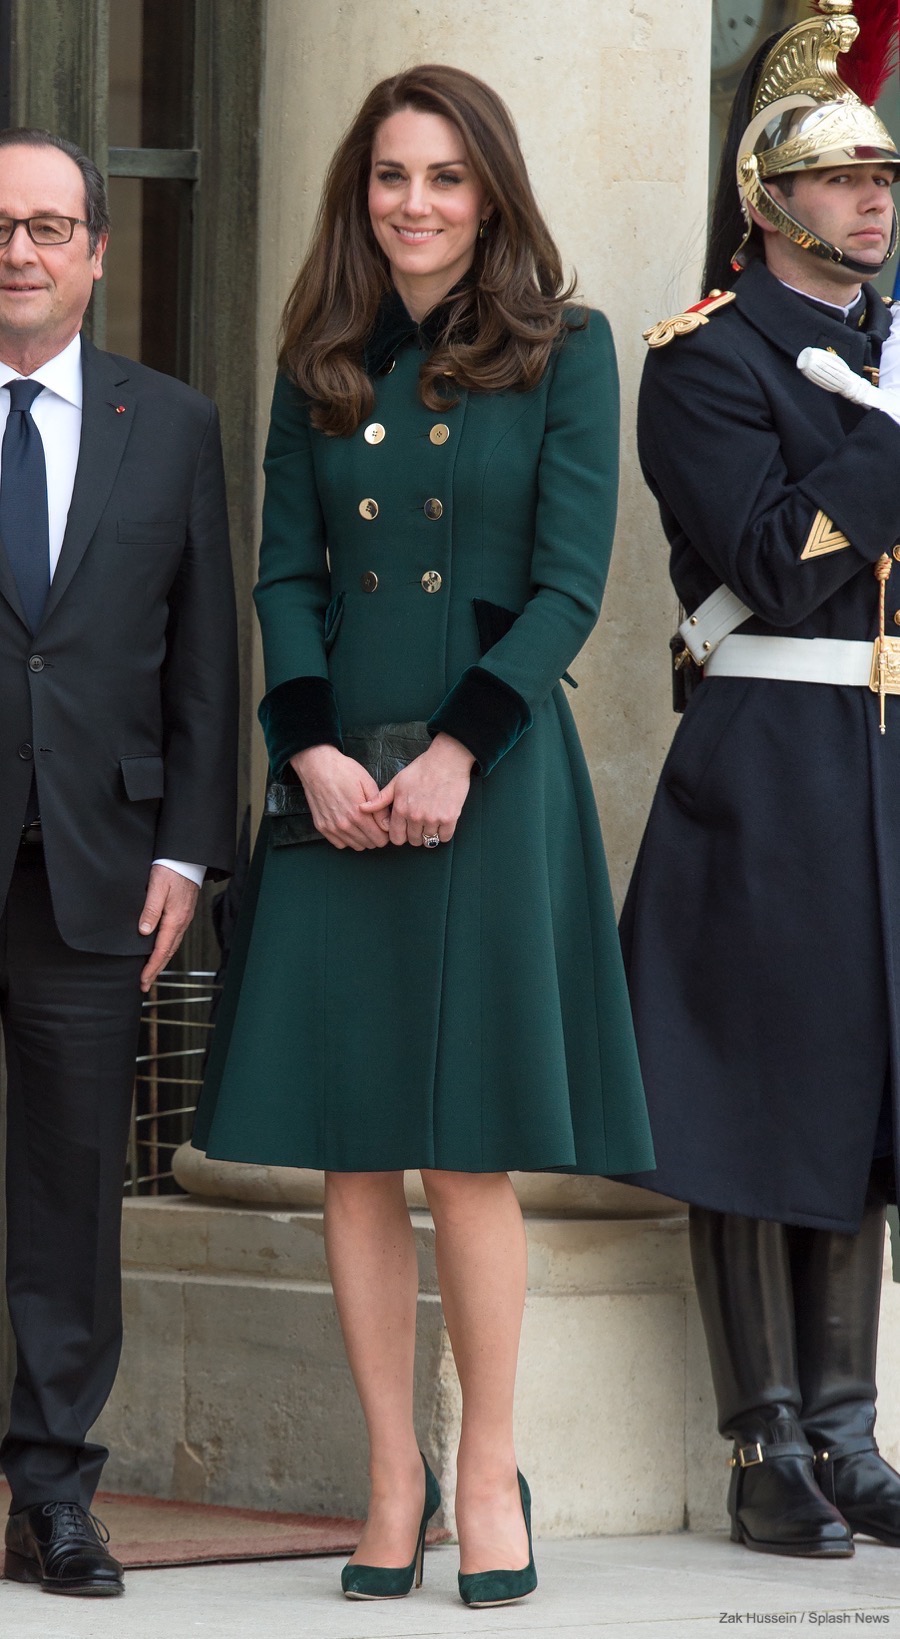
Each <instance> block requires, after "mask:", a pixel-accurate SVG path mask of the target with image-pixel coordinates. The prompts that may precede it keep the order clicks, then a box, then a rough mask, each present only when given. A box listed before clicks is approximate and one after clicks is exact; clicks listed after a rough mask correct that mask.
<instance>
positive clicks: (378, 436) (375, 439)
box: [363, 421, 384, 444]
mask: <svg viewBox="0 0 900 1639" xmlns="http://www.w3.org/2000/svg"><path fill="white" fill-rule="evenodd" d="M363 438H364V439H365V441H366V443H367V444H380V443H381V441H382V439H383V438H384V428H383V427H382V425H381V422H380V421H370V422H369V425H368V427H367V428H366V430H365V432H364V433H363Z"/></svg>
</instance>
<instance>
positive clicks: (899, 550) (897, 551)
mask: <svg viewBox="0 0 900 1639" xmlns="http://www.w3.org/2000/svg"><path fill="white" fill-rule="evenodd" d="M894 557H895V558H896V560H897V562H898V563H900V545H898V546H895V547H894Z"/></svg>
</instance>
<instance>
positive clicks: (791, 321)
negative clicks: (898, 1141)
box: [622, 262, 900, 1232]
mask: <svg viewBox="0 0 900 1639" xmlns="http://www.w3.org/2000/svg"><path fill="white" fill-rule="evenodd" d="M864 295H865V299H866V305H865V308H864V309H861V321H860V326H859V327H857V326H856V325H853V326H851V325H845V324H843V323H842V322H841V318H840V315H839V314H838V315H836V316H835V317H834V318H832V317H831V315H830V313H829V312H827V311H826V310H825V309H824V308H821V307H818V306H816V305H814V304H812V303H811V302H809V301H807V300H806V299H804V298H803V297H801V296H799V295H797V294H796V293H794V292H793V291H791V290H788V289H787V288H786V287H785V286H783V285H781V284H780V283H779V282H778V281H777V280H776V279H775V278H774V277H773V276H772V275H771V274H770V273H769V272H768V270H767V269H766V267H765V266H764V265H763V264H762V263H761V262H755V263H751V265H750V266H749V267H748V269H747V270H746V272H744V273H743V274H742V275H741V276H740V278H739V280H738V282H737V286H736V298H735V300H734V301H733V302H732V303H731V304H730V305H728V306H727V307H724V308H721V309H720V310H719V311H717V312H715V313H713V314H711V315H710V317H709V321H708V323H707V324H706V325H703V326H701V327H700V328H699V329H697V330H696V331H695V332H694V333H692V334H690V335H685V336H679V337H676V339H675V340H674V341H672V342H671V343H670V344H669V345H668V346H665V347H662V348H659V349H658V350H655V351H651V352H650V353H649V355H648V358H647V364H646V370H645V373H644V379H643V384H642V389H641V397H640V408H639V429H638V436H639V448H640V456H641V462H642V465H643V469H644V474H645V476H646V478H647V481H648V483H649V485H650V487H651V489H652V490H653V492H654V494H655V495H656V497H657V500H658V501H659V505H660V511H661V515H662V522H663V527H664V529H665V532H666V535H667V537H668V540H669V544H670V548H671V574H672V580H673V582H674V584H675V588H676V590H677V592H678V595H679V598H680V599H681V601H682V602H683V603H684V605H685V607H686V609H687V610H688V611H692V610H693V609H695V608H696V607H697V605H698V604H700V603H702V602H703V600H704V599H705V598H706V597H707V596H708V595H709V593H710V592H712V591H713V590H714V589H715V588H716V587H717V586H719V585H721V584H722V582H724V583H725V584H727V585H728V586H729V587H730V588H731V589H732V591H734V592H735V593H737V595H738V597H740V598H741V600H742V601H743V602H744V603H746V604H747V605H748V606H749V607H750V608H751V609H752V610H753V618H752V619H750V620H748V621H747V622H746V623H745V624H744V625H743V626H742V627H740V628H739V630H740V631H741V632H742V633H757V634H768V635H777V634H780V635H785V636H790V637H793V638H801V639H802V638H815V637H827V638H855V639H866V640H872V639H874V638H875V636H876V634H877V631H878V585H877V581H876V579H875V575H874V566H875V563H876V562H877V560H878V558H879V557H880V556H881V554H882V553H885V552H887V553H890V552H891V550H892V548H893V547H894V545H895V543H896V542H898V541H900V427H898V426H897V425H896V424H895V423H894V422H893V421H891V420H890V419H889V417H888V416H886V415H884V414H882V413H881V412H880V411H878V410H862V409H859V408H857V407H855V406H853V405H851V404H850V403H848V402H847V400H845V399H843V398H840V397H837V396H835V395H832V394H830V393H826V392H825V391H823V390H822V389H820V388H818V387H816V386H815V385H814V384H813V383H812V382H809V381H807V380H806V379H805V378H804V377H803V376H802V375H801V374H800V372H799V371H798V370H797V367H796V359H797V355H798V353H799V352H800V351H801V349H802V348H804V347H807V346H814V347H815V346H817V347H830V348H833V349H834V350H835V351H836V352H837V353H839V354H840V355H841V357H842V358H844V359H845V360H846V361H847V362H848V363H849V364H850V365H851V366H852V367H853V368H854V369H855V370H856V371H857V372H860V373H861V372H862V370H863V366H864V365H866V364H869V363H872V362H877V357H878V355H879V352H880V343H881V340H882V339H883V338H884V336H885V335H886V334H887V332H888V329H889V326H890V312H889V310H888V308H887V307H886V306H885V305H884V303H883V301H882V299H881V298H880V297H879V296H878V294H877V292H875V291H874V290H873V289H872V288H871V287H869V286H864ZM820 515H821V516H820ZM832 525H833V530H832V528H831V526H832ZM816 526H818V533H819V535H821V534H823V533H824V535H825V536H826V538H829V539H830V538H833V537H834V535H835V532H841V533H843V535H844V536H845V537H846V544H842V545H840V547H839V549H838V550H833V551H830V552H828V553H825V554H822V555H819V556H812V557H809V556H808V557H806V558H804V557H803V556H802V554H803V552H804V547H805V546H806V543H807V542H808V541H809V539H810V536H811V534H812V532H813V531H814V528H815V527H816ZM898 611H900V562H895V563H894V573H893V575H892V577H891V580H890V582H889V584H888V589H887V631H888V633H889V634H894V635H900V633H898V627H897V624H895V623H894V615H895V613H896V612H898ZM622 937H623V945H624V951H625V959H626V967H627V970H628V974H629V982H630V986H631V994H632V1000H633V1007H634V1015H635V1023H636V1028H637V1036H638V1046H639V1051H640V1057H641V1065H642V1070H643V1075H644V1081H645V1086H646V1090H647V1098H648V1105H649V1110H650V1117H651V1124H652V1129H653V1138H654V1145H655V1149H656V1156H657V1162H658V1170H657V1171H656V1172H655V1173H652V1174H644V1175H642V1176H640V1177H638V1178H636V1179H635V1180H634V1181H635V1182H638V1183H645V1184H648V1185H651V1186H652V1187H654V1188H656V1189H660V1190H663V1191H665V1192H666V1193H668V1194H670V1195H674V1196H676V1197H678V1198H679V1199H682V1200H687V1201H691V1202H694V1203H696V1204H698V1205H700V1206H705V1207H709V1208H712V1209H714V1210H718V1211H725V1212H736V1213H741V1214H743V1215H746V1216H749V1217H760V1218H770V1219H775V1220H778V1221H782V1222H785V1223H797V1224H808V1225H812V1226H814V1227H822V1228H828V1229H837V1230H845V1231H848V1232H852V1231H855V1230H856V1229H857V1228H858V1226H859V1222H860V1216H861V1212H862V1207H863V1199H864V1196H865V1191H866V1184H867V1180H868V1177H869V1173H870V1170H871V1166H872V1161H873V1157H874V1156H875V1155H876V1154H879V1153H885V1152H887V1151H889V1150H890V1149H891V1145H892V1136H891V1133H892V1126H895V1124H896V1118H897V1112H898V1099H900V999H898V983H900V697H889V698H888V700H887V732H886V734H885V735H884V736H881V735H880V734H879V732H878V699H877V696H876V695H875V694H873V693H871V692H870V691H869V689H868V688H860V687H842V686H839V685H834V684H820V683H792V682H778V681H773V680H770V679H765V680H760V679H749V678H716V677H712V678H704V679H703V680H702V681H701V682H700V684H699V687H698V688H697V689H696V691H695V692H694V694H693V696H692V698H691V700H690V702H689V704H688V708H687V711H686V712H685V715H684V718H683V720H682V722H681V724H680V726H679V728H678V731H677V733H676V735H675V738H674V741H673V744H672V747H671V750H670V753H669V756H668V758H667V760H666V763H665V766H664V768H663V771H662V775H661V778H660V783H659V788H658V790H657V793H656V796H655V799H654V803H653V807H652V811H651V814H650V818H649V822H648V825H647V830H646V834H645V836H644V839H643V843H642V846H641V851H640V854H639V857H638V861H637V865H636V868H635V872H634V877H633V880H632V883H631V887H630V889H629V893H628V898H627V901H626V905H625V910H624V913H623V918H622ZM891 1111H893V1121H892V1119H891Z"/></svg>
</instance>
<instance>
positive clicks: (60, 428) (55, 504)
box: [0, 335, 206, 888]
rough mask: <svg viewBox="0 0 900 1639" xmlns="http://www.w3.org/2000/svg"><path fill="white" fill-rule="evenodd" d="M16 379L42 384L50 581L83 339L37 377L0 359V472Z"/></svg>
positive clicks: (182, 866)
mask: <svg viewBox="0 0 900 1639" xmlns="http://www.w3.org/2000/svg"><path fill="white" fill-rule="evenodd" d="M11 381H39V382H40V383H41V386H42V387H43V389H44V390H43V392H42V393H38V395H37V398H36V399H35V401H34V403H33V405H32V407H31V415H32V419H33V421H34V424H35V426H36V427H37V430H38V432H39V433H40V435H41V443H42V444H43V446H44V464H45V466H46V468H47V511H48V522H49V526H50V579H51V581H52V579H53V576H54V575H55V573H56V566H57V564H58V563H59V554H60V552H61V551H62V544H63V537H64V535H65V533H66V522H67V520H68V517H69V507H70V506H71V504H72V490H73V489H74V487H75V469H76V467H77V466H78V452H79V449H80V446H81V401H82V376H81V336H80V335H78V336H73V338H72V340H71V341H70V342H69V345H68V347H64V348H63V350H62V352H61V353H57V355H56V357H55V358H52V359H48V361H47V363H46V364H42V365H40V366H39V368H38V369H37V370H35V371H34V373H33V375H30V376H22V375H20V374H19V372H18V370H14V369H13V368H12V366H11V365H7V364H5V363H4V362H3V360H2V359H0V471H2V461H3V450H2V443H3V435H4V433H5V432H6V423H7V419H8V417H9V402H10V396H9V393H8V392H7V391H6V388H7V387H8V385H9V383H10V382H11ZM153 863H154V865H168V867H169V869H170V870H172V871H177V872H178V874H179V876H186V877H187V878H188V880H189V881H190V882H194V883H196V885H197V887H198V888H199V886H200V884H201V882H202V881H203V878H204V876H205V875H206V867H205V866H204V865H190V864H186V863H185V862H184V861H183V860H180V859H155V860H154V861H153Z"/></svg>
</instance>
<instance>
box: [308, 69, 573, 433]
mask: <svg viewBox="0 0 900 1639" xmlns="http://www.w3.org/2000/svg"><path fill="white" fill-rule="evenodd" d="M406 108H414V109H417V110H419V111H421V112H423V113H428V114H440V115H442V116H443V118H444V119H447V120H450V121H451V122H452V123H453V124H454V125H455V126H456V128H457V130H458V131H459V133H460V136H461V137H462V140H463V143H464V144H465V148H466V154H467V157H468V160H469V163H470V165H471V167H472V170H473V172H474V173H475V176H476V177H477V179H478V181H479V182H480V183H481V186H482V187H483V189H484V192H485V195H486V196H487V198H488V199H490V200H491V201H492V202H493V205H494V210H493V213H492V215H491V217H490V223H489V229H488V232H487V233H486V234H485V236H484V238H479V239H478V240H477V241H476V246H475V259H474V262H473V266H472V277H471V278H469V279H467V280H466V281H465V284H464V287H463V288H462V289H461V290H460V292H459V294H458V295H457V296H456V297H455V298H454V300H453V301H452V302H451V303H450V304H449V307H448V312H447V319H446V323H445V324H444V326H443V328H442V332H441V334H440V336H439V337H438V339H437V342H436V345H435V346H434V348H433V349H432V351H431V353H430V355H429V356H428V358H427V359H426V361H425V362H424V363H423V365H422V368H421V370H420V373H419V391H420V395H421V398H422V402H423V403H424V404H426V405H428V407H429V408H430V409H433V410H439V409H441V408H443V407H446V406H448V405H450V404H452V403H455V402H456V399H455V394H454V387H460V388H468V389H469V390H471V391H474V392H482V393H491V392H502V391H504V390H510V389H513V390H518V391H522V392H525V391H527V390H528V389H529V388H531V387H534V386H536V384H537V383H538V382H539V381H540V379H541V376H542V375H543V373H544V371H545V369H546V367H547V363H548V360H549V358H550V354H551V352H552V350H553V347H554V345H555V344H556V342H557V341H558V339H559V337H560V333H561V331H562V330H563V328H564V327H565V325H566V320H565V315H564V307H565V304H566V303H567V302H568V301H570V299H571V296H572V292H573V289H574V284H571V285H568V286H567V287H565V288H563V270H562V262H561V260H560V256H559V251H558V250H557V248H556V245H555V244H554V242H553V239H552V238H551V235H550V232H549V229H548V228H547V224H546V222H545V221H544V219H543V217H542V215H541V213H540V211H539V209H538V206H537V202H536V200H535V197H534V194H533V193H532V190H531V184H530V182H529V180H528V172H527V171H526V169H525V161H524V159H523V157H522V150H521V148H520V147H519V139H518V136H517V134H516V128H515V126H514V124H513V121H512V116H511V115H510V113H509V110H508V109H507V108H506V106H505V104H504V103H503V102H502V101H501V99H500V98H499V97H498V96H497V94H496V92H495V91H492V90H491V88H490V86H488V85H485V84H484V82H483V81H482V80H478V79H476V78H475V76H474V75H472V74H467V73H465V71H464V70H463V69H461V68H449V67H447V66H445V65H444V64H437V63H426V64H424V65H422V66H421V67H419V68H410V69H407V70H405V72H404V73H402V74H395V75H393V76H392V77H391V78H390V79H387V80H380V81H379V83H378V84H377V85H376V86H374V87H373V89H372V90H371V91H370V92H369V95H368V96H367V97H366V100H365V102H364V103H363V105H362V107H361V108H360V111H359V113H358V114H357V116H356V118H355V120H354V121H353V124H352V125H351V126H350V129H349V130H348V131H347V133H346V135H345V136H344V138H343V139H342V141H341V143H340V144H339V146H338V149H337V152H336V153H335V155H334V158H333V159H332V161H331V165H330V166H329V169H328V175H327V177H326V178H325V186H324V188H323V190H322V198H321V202H320V204H319V212H318V217H317V219H316V225H315V228H314V231H313V237H312V243H311V245H310V248H309V252H308V254H307V257H306V260H305V261H304V263H303V266H302V267H301V269H300V272H299V273H298V275H297V278H296V280H295V281H294V286H293V289H292V290H291V293H290V295H289V297H288V299H287V302H286V304H285V309H284V313H283V315H282V324H281V337H280V344H279V353H278V362H279V365H280V367H281V369H283V370H284V371H286V372H287V374H288V375H290V376H291V378H292V379H293V380H294V381H295V382H296V383H297V386H298V387H299V388H300V389H301V391H302V392H304V393H305V394H306V395H307V397H308V398H309V400H310V404H311V412H310V414H311V420H312V423H313V425H314V426H315V427H318V428H319V429H320V430H321V431H322V432H326V433H332V434H338V435H346V434H348V433H352V432H354V431H355V429H356V428H357V427H358V426H359V423H360V421H362V420H363V419H364V417H366V416H367V415H369V414H370V412H371V410H372V406H373V404H374V400H375V395H374V390H373V387H372V383H371V381H370V380H369V377H368V376H367V375H366V373H365V370H364V368H363V347H364V343H365V341H366V338H367V336H368V335H369V334H370V332H371V330H372V327H373V325H374V323H375V318H376V315H377V313H378V308H379V304H380V302H381V300H382V298H383V296H384V295H385V293H386V292H387V291H388V290H390V288H391V276H390V266H389V263H388V260H387V257H386V256H385V254H384V252H383V251H382V249H381V247H380V246H379V244H378V243H377V241H376V239H375V235H374V233H373V231H372V225H371V222H370V220H369V209H368V189H369V174H370V170H371V164H372V146H373V142H374V138H375V133H376V131H377V130H378V128H379V126H380V125H381V124H382V123H383V122H384V120H386V119H388V118H390V116H391V115H392V114H396V113H399V112H400V111H401V110H402V109H406Z"/></svg>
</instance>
